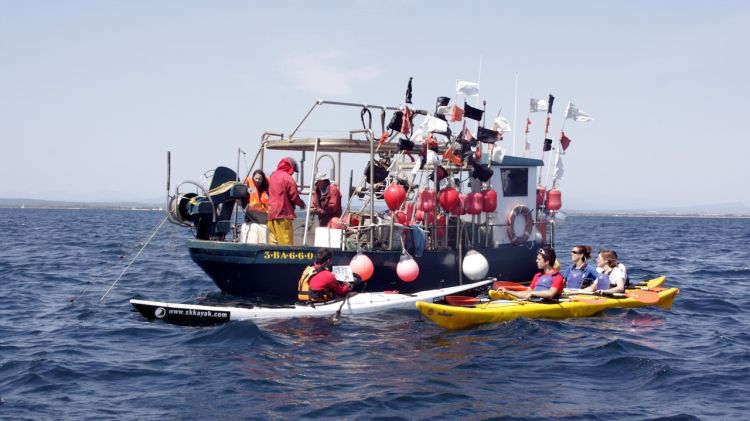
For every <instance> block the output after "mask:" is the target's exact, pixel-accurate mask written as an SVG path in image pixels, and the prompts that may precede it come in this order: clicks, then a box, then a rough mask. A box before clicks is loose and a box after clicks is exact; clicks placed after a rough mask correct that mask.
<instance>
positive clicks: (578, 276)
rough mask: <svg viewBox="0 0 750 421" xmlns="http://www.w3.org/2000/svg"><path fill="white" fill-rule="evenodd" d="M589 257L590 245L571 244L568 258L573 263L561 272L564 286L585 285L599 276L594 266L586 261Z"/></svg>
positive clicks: (576, 287) (577, 286) (579, 287)
mask: <svg viewBox="0 0 750 421" xmlns="http://www.w3.org/2000/svg"><path fill="white" fill-rule="evenodd" d="M589 258H591V246H573V249H572V250H570V260H571V261H572V262H573V263H571V265H570V266H568V268H567V269H565V271H563V273H562V276H563V279H565V288H571V289H581V288H584V287H587V286H589V285H590V284H591V282H592V281H593V280H595V279H596V278H597V277H598V276H599V274H598V273H597V272H596V269H595V268H594V266H592V265H590V264H588V263H586V261H587V260H588V259H589Z"/></svg>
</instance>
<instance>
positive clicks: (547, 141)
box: [542, 139, 552, 152]
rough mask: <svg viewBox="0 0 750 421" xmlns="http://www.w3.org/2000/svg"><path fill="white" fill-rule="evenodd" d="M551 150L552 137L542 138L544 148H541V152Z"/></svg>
mask: <svg viewBox="0 0 750 421" xmlns="http://www.w3.org/2000/svg"><path fill="white" fill-rule="evenodd" d="M551 150H552V139H544V148H542V152H547V151H551Z"/></svg>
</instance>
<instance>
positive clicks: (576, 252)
mask: <svg viewBox="0 0 750 421" xmlns="http://www.w3.org/2000/svg"><path fill="white" fill-rule="evenodd" d="M570 252H571V253H573V254H581V253H582V252H580V251H575V250H571V251H570Z"/></svg>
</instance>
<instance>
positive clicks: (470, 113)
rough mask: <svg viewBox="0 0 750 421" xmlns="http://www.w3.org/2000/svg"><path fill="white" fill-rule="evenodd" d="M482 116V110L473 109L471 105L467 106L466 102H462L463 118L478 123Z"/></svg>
mask: <svg viewBox="0 0 750 421" xmlns="http://www.w3.org/2000/svg"><path fill="white" fill-rule="evenodd" d="M483 114H484V110H480V109H479V108H474V107H472V106H471V105H469V104H467V103H466V101H464V118H470V119H472V120H476V121H480V120H481V119H482V115H483Z"/></svg>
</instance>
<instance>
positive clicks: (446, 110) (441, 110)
mask: <svg viewBox="0 0 750 421" xmlns="http://www.w3.org/2000/svg"><path fill="white" fill-rule="evenodd" d="M452 108H453V106H452V105H445V106H442V107H438V108H437V111H436V112H435V114H437V115H450V113H451V109H452Z"/></svg>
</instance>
